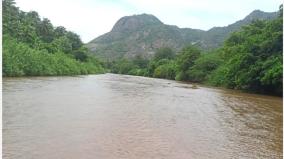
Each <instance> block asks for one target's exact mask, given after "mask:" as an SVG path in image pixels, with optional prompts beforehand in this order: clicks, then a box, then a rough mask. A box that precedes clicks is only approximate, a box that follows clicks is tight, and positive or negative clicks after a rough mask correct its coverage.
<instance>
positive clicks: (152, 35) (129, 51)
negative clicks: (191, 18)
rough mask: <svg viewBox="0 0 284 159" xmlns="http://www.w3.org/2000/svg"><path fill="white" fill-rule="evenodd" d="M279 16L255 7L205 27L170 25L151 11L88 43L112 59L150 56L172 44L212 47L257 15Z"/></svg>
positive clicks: (123, 20)
mask: <svg viewBox="0 0 284 159" xmlns="http://www.w3.org/2000/svg"><path fill="white" fill-rule="evenodd" d="M275 17H277V12H271V13H267V12H263V11H260V10H255V11H253V12H252V13H250V14H249V15H248V16H246V17H245V18H244V19H243V20H240V21H237V22H235V23H233V24H230V25H228V26H225V27H213V28H212V29H210V30H208V31H204V30H199V29H191V28H179V27H177V26H174V25H166V24H164V23H162V22H161V21H160V20H159V19H158V18H156V17H155V16H153V15H150V14H141V15H133V16H125V17H122V18H121V19H119V20H118V21H117V22H116V23H115V25H114V26H113V28H112V30H111V31H110V32H108V33H106V34H104V35H101V36H100V37H98V38H96V39H94V40H92V41H91V42H89V43H88V44H86V46H87V47H88V48H90V49H91V51H92V52H94V54H96V55H97V56H98V57H100V58H104V59H110V60H112V59H116V58H121V57H126V58H132V57H134V56H136V55H142V56H144V57H150V56H152V55H153V53H154V51H155V50H156V49H157V48H160V47H171V48H173V49H174V50H176V51H178V50H179V49H181V48H182V47H184V46H186V45H188V44H196V45H199V46H200V47H201V48H202V49H203V50H209V49H213V48H217V47H218V46H220V45H221V44H222V43H223V41H224V40H225V39H226V38H227V37H228V35H229V34H230V33H231V32H234V31H237V30H238V29H240V27H241V26H244V25H246V24H249V23H250V22H252V21H253V20H256V19H261V20H266V19H273V18H275Z"/></svg>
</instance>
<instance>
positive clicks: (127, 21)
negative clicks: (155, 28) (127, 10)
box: [111, 13, 163, 32]
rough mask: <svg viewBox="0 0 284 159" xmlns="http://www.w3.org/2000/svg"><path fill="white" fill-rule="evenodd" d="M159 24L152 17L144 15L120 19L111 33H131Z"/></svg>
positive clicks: (159, 23) (157, 20)
mask: <svg viewBox="0 0 284 159" xmlns="http://www.w3.org/2000/svg"><path fill="white" fill-rule="evenodd" d="M161 24H163V23H162V22H161V21H160V20H159V19H158V18H157V17H155V16H154V15H151V14H145V13H144V14H138V15H132V16H125V17H122V18H120V19H119V20H118V21H117V22H116V23H115V25H114V26H113V28H112V30H111V31H112V32H117V31H133V30H137V29H138V28H141V27H145V26H149V25H161Z"/></svg>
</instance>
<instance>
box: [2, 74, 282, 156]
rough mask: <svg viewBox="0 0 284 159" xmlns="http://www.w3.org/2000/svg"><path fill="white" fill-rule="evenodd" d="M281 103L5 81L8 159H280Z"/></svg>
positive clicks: (106, 83) (151, 85)
mask: <svg viewBox="0 0 284 159" xmlns="http://www.w3.org/2000/svg"><path fill="white" fill-rule="evenodd" d="M282 111H283V110H282V98H279V97H271V96H263V95H255V94H246V93H240V92H237V91H232V90H221V89H216V88H207V87H204V86H199V85H198V86H197V87H196V86H193V85H191V84H186V83H179V82H176V81H170V80H163V79H152V78H145V77H135V76H126V75H114V74H103V75H89V76H76V77H27V78H4V79H3V158H4V159H79V158H80V159H230V158H234V159H238V158H241V159H254V158H269V159H278V158H282V156H283V153H282V147H283V145H282V131H283V130H282V129H283V128H282V115H283V113H282Z"/></svg>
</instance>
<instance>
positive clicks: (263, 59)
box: [106, 6, 283, 95]
mask: <svg viewBox="0 0 284 159" xmlns="http://www.w3.org/2000/svg"><path fill="white" fill-rule="evenodd" d="M282 28H283V17H282V6H281V7H280V11H279V15H278V17H277V18H276V19H273V20H255V21H253V22H252V23H251V24H249V25H246V26H243V27H242V28H241V29H240V30H239V31H237V32H234V33H232V34H231V35H230V36H229V37H228V38H227V39H226V40H225V42H224V43H223V46H222V47H220V48H218V49H215V50H213V51H210V52H206V51H201V49H200V48H198V45H189V46H187V47H184V48H183V49H182V50H181V51H179V52H178V53H175V52H174V51H173V49H172V48H169V47H167V48H160V49H158V50H157V51H156V52H155V54H154V56H153V58H151V59H148V58H145V57H143V56H141V55H136V56H135V57H134V58H132V59H127V58H120V59H118V60H115V61H110V62H108V63H107V64H106V67H109V68H110V69H111V71H112V72H114V73H120V74H130V75H138V76H148V77H156V78H166V79H175V80H181V81H192V82H201V83H206V84H211V85H214V86H223V87H227V88H232V89H240V90H246V91H252V92H258V93H266V94H276V95H282V88H283V82H282V78H283V77H282V76H283V75H282V71H283V63H282V59H283V50H282V47H283V45H282V44H283V31H282Z"/></svg>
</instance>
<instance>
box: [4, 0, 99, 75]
mask: <svg viewBox="0 0 284 159" xmlns="http://www.w3.org/2000/svg"><path fill="white" fill-rule="evenodd" d="M2 5H3V71H2V72H3V76H38V75H78V74H90V73H100V72H102V71H103V68H102V66H101V64H100V62H99V61H98V60H97V59H96V58H95V57H94V55H91V54H89V51H88V49H87V48H86V47H84V46H83V43H82V41H81V39H80V37H79V36H78V35H77V34H75V33H73V32H71V31H67V30H66V29H65V28H64V27H54V26H53V25H52V24H51V22H50V21H49V20H48V19H46V18H43V19H41V18H40V17H39V15H38V13H37V12H35V11H32V12H23V11H21V10H19V9H18V8H17V7H16V6H15V2H14V0H3V1H2Z"/></svg>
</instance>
